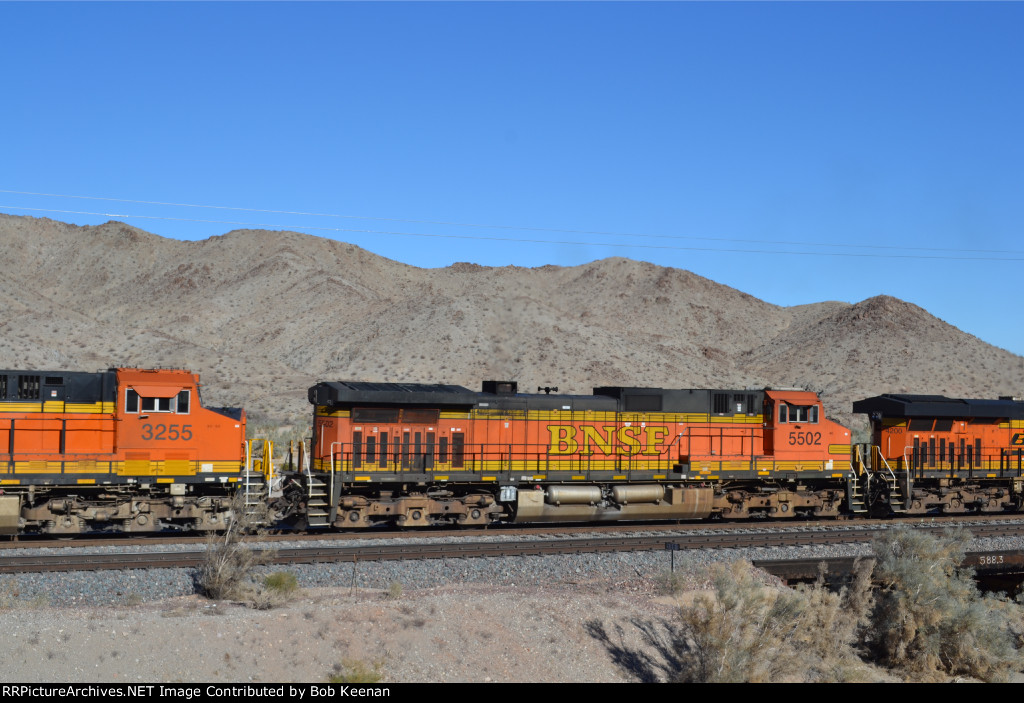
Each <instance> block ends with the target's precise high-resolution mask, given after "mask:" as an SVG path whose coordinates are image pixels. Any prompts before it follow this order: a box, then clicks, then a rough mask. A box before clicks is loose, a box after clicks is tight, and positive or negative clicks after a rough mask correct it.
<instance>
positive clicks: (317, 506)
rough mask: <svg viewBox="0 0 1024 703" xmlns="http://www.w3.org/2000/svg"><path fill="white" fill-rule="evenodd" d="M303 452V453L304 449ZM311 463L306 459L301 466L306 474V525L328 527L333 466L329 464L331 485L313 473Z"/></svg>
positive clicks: (329, 523) (329, 524)
mask: <svg viewBox="0 0 1024 703" xmlns="http://www.w3.org/2000/svg"><path fill="white" fill-rule="evenodd" d="M303 447H305V443H303ZM303 454H304V455H305V450H304V449H303ZM306 456H308V455H306ZM312 463H313V462H312V461H307V462H306V466H304V467H302V468H303V469H304V473H305V474H306V526H307V527H330V526H331V513H330V510H331V505H330V494H331V489H332V488H333V482H334V466H333V465H332V466H331V474H330V475H331V485H328V484H327V483H326V482H325V481H323V480H322V479H321V478H320V477H319V476H314V475H313V472H312V470H311V464H312ZM332 463H333V462H332Z"/></svg>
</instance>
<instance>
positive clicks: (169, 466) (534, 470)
mask: <svg viewBox="0 0 1024 703" xmlns="http://www.w3.org/2000/svg"><path fill="white" fill-rule="evenodd" d="M309 400H310V402H311V404H312V405H313V433H312V437H311V438H310V439H309V442H310V443H311V446H310V447H309V456H310V460H309V461H308V462H307V463H303V462H300V464H299V465H298V466H293V467H292V468H291V469H290V470H289V472H287V473H286V474H284V475H274V472H273V470H272V468H271V465H270V463H269V462H266V461H264V462H262V463H260V464H257V463H255V462H254V461H253V459H252V458H251V452H250V451H249V448H250V444H249V443H247V441H246V439H245V414H244V412H243V411H241V410H240V409H232V408H221V409H211V408H204V407H202V404H201V402H200V398H199V383H198V378H197V377H196V376H195V375H194V374H191V373H189V372H186V371H168V370H153V371H150V370H141V369H112V370H110V371H105V372H100V373H81V372H20V371H7V372H0V489H2V494H0V533H2V534H19V533H33V532H35V533H55V534H69V533H76V532H88V531H103V530H121V531H132V532H136V531H156V530H165V529H187V530H211V529H219V528H221V527H222V526H223V525H224V524H225V522H226V521H227V520H230V519H232V499H233V498H236V497H238V494H240V493H241V494H244V496H245V498H246V502H247V503H248V504H252V503H253V502H254V501H257V500H260V501H266V502H268V504H269V506H270V508H271V511H270V514H271V515H272V519H273V520H274V521H275V525H276V526H277V527H295V528H304V529H317V528H340V529H359V528H370V527H375V526H387V525H398V526H406V527H416V526H429V525H444V524H455V525H485V524H490V523H500V522H580V521H614V520H665V519H668V520H688V519H701V518H708V517H721V518H727V519H737V518H751V517H771V518H793V517H797V516H805V517H829V518H834V517H840V516H856V515H859V514H873V515H890V514H894V513H910V514H925V513H961V512H996V511H1016V510H1020V509H1021V507H1022V505H1024V486H1022V484H1024V478H1022V473H1021V472H1022V450H1024V403H1022V402H1020V401H1018V400H1013V399H1001V400H990V401H979V400H957V399H949V398H943V397H938V396H907V395H883V396H878V397H876V398H870V399H867V400H863V401H859V402H858V403H856V404H855V406H854V409H855V411H856V412H863V413H867V414H868V416H869V418H870V422H871V426H872V431H873V436H872V441H871V442H870V443H868V444H859V445H858V444H851V437H850V432H849V430H848V429H847V428H845V427H842V426H841V425H839V424H836V423H834V422H832V421H830V420H828V419H827V418H826V417H825V414H824V411H823V409H822V405H821V401H820V399H819V398H818V397H817V396H816V395H815V394H814V393H810V392H807V391H803V390H793V389H762V390H749V389H744V390H717V389H708V390H675V389H661V388H624V387H604V388H597V389H595V390H594V392H593V394H592V395H557V394H547V393H537V394H528V393H519V392H518V389H517V387H516V384H515V383H514V382H497V381H489V382H485V383H484V385H483V390H482V391H481V392H474V391H471V390H469V389H467V388H463V387H461V386H451V385H427V384H401V383H364V382H322V383H318V384H317V385H315V386H313V387H312V388H310V389H309ZM4 450H6V453H5V451H4Z"/></svg>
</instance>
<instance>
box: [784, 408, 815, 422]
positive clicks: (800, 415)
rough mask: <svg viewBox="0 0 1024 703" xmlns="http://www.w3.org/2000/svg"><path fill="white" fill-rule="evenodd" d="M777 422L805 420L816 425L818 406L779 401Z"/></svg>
mask: <svg viewBox="0 0 1024 703" xmlns="http://www.w3.org/2000/svg"><path fill="white" fill-rule="evenodd" d="M779 422H806V423H810V424H812V425H816V424H818V406H817V405H790V404H789V403H779Z"/></svg>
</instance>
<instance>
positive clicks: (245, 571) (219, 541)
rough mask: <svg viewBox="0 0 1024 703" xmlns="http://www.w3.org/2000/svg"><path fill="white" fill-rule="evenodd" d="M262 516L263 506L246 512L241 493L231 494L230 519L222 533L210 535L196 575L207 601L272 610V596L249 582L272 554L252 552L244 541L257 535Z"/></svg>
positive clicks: (264, 510) (263, 514)
mask: <svg viewBox="0 0 1024 703" xmlns="http://www.w3.org/2000/svg"><path fill="white" fill-rule="evenodd" d="M265 513H266V506H264V505H259V506H254V507H253V508H251V509H249V510H247V509H246V506H245V503H244V497H243V496H242V494H241V493H238V494H236V495H235V497H234V499H233V500H232V503H231V518H230V519H229V520H227V522H226V525H225V529H224V531H223V532H222V533H220V534H215V535H211V536H210V538H209V540H208V541H207V544H206V553H205V554H204V556H203V563H202V564H201V565H200V566H199V570H198V573H197V574H196V584H197V586H198V588H199V591H200V592H201V593H202V594H203V595H205V596H206V597H207V598H210V599H213V600H237V601H243V602H247V603H249V604H250V605H253V606H254V607H258V608H261V609H262V608H268V607H272V605H273V604H274V598H272V597H271V595H272V594H269V593H268V591H267V588H266V587H265V586H264V585H263V584H259V583H256V582H255V581H254V580H253V573H254V571H255V569H256V567H257V566H260V565H262V564H265V563H266V562H267V561H269V560H270V559H271V558H272V556H273V552H270V551H267V550H258V549H253V548H252V546H251V545H250V544H249V539H248V538H249V536H250V535H253V534H258V532H259V528H258V526H259V525H261V524H264V522H265V517H266V515H265Z"/></svg>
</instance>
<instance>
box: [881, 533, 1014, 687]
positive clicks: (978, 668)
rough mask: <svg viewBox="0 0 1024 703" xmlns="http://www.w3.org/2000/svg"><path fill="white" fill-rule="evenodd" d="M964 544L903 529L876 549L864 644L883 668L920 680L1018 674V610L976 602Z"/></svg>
mask: <svg viewBox="0 0 1024 703" xmlns="http://www.w3.org/2000/svg"><path fill="white" fill-rule="evenodd" d="M970 538H971V535H970V534H969V533H968V532H966V531H964V530H957V531H949V530H947V531H946V532H945V533H944V535H942V536H941V537H935V536H932V535H930V534H928V533H926V532H923V531H920V530H910V529H902V528H901V529H896V530H892V531H890V532H889V533H888V534H887V535H886V536H885V537H884V538H880V539H878V540H876V541H875V543H874V551H875V555H876V558H877V564H876V566H875V578H876V580H877V581H878V584H879V592H878V595H877V605H876V607H875V609H874V612H873V613H872V618H871V632H870V643H871V645H872V647H873V649H874V651H875V653H876V655H877V657H878V659H879V661H880V662H881V663H883V664H884V665H886V666H889V667H891V668H894V669H901V670H903V671H905V672H907V674H908V675H910V676H911V677H913V678H920V679H937V678H942V677H944V676H945V675H968V676H973V677H976V678H979V679H982V680H985V681H1001V680H1005V679H1006V678H1008V676H1009V675H1010V673H1011V672H1012V671H1014V670H1015V669H1019V668H1020V666H1021V663H1022V662H1021V656H1020V652H1019V650H1018V647H1019V646H1020V642H1019V639H1018V638H1019V633H1020V629H1019V623H1020V610H1019V607H1018V606H1016V605H1015V604H1013V603H1011V602H1010V601H1009V600H1007V599H1006V598H1003V597H1000V596H994V595H988V596H982V594H981V593H980V592H979V591H978V587H977V585H976V584H975V582H974V573H973V571H972V570H971V569H966V568H961V567H960V564H961V563H962V562H963V557H964V552H965V550H966V548H967V544H968V542H969V540H970Z"/></svg>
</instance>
